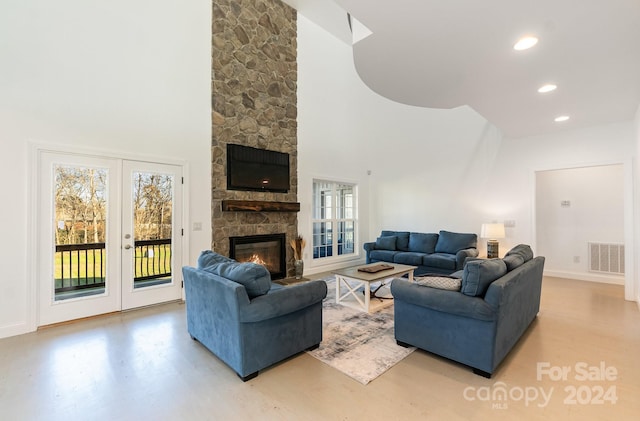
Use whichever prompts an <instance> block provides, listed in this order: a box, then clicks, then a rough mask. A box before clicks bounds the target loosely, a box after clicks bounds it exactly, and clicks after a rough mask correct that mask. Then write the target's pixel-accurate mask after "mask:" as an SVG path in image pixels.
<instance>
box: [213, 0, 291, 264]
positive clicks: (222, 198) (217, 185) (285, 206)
mask: <svg viewBox="0 0 640 421" xmlns="http://www.w3.org/2000/svg"><path fill="white" fill-rule="evenodd" d="M296 19H297V14H296V11H295V10H294V9H293V8H291V7H290V6H288V5H286V4H284V3H282V2H281V1H279V0H255V1H251V2H237V1H233V0H217V1H215V2H213V25H212V27H213V37H212V42H213V48H212V70H213V72H212V74H213V80H212V107H213V110H212V141H211V159H212V161H211V180H212V203H211V207H212V225H213V239H212V244H211V247H212V249H213V250H215V251H216V252H218V253H220V254H223V255H226V256H230V257H231V250H230V247H231V245H230V238H232V237H244V236H259V235H267V234H282V233H284V235H285V240H284V254H285V256H284V259H285V260H284V262H285V269H284V272H285V275H288V276H292V275H293V273H294V268H293V251H292V249H291V247H289V246H288V245H289V242H290V241H291V239H293V238H295V237H296V235H297V234H298V216H297V210H299V204H297V200H298V176H297V166H298V154H297V148H298V138H297V131H298V124H297V115H298V109H297V83H298V70H297V62H296V60H297V22H296ZM229 143H233V144H238V145H243V146H250V147H253V148H258V149H267V150H271V151H277V152H284V153H287V154H289V159H290V162H289V167H290V188H289V191H287V192H285V193H279V192H259V191H239V190H227V168H226V164H227V155H226V154H227V144H229ZM290 205H297V207H296V206H293V207H291V206H290ZM285 277H286V276H285Z"/></svg>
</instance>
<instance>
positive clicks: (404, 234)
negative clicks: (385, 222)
mask: <svg viewBox="0 0 640 421" xmlns="http://www.w3.org/2000/svg"><path fill="white" fill-rule="evenodd" d="M388 236H395V237H397V240H396V250H400V251H409V231H382V232H381V233H380V237H388Z"/></svg>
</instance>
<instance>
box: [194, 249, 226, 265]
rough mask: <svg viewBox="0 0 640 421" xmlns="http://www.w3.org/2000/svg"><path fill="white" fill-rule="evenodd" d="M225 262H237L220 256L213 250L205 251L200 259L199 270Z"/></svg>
mask: <svg viewBox="0 0 640 421" xmlns="http://www.w3.org/2000/svg"><path fill="white" fill-rule="evenodd" d="M223 262H235V260H233V259H230V258H228V257H226V256H223V255H221V254H218V253H216V252H215V251H212V250H204V251H203V252H202V253H200V256H199V257H198V269H203V268H205V267H207V266H213V265H216V264H218V263H223Z"/></svg>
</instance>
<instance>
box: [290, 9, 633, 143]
mask: <svg viewBox="0 0 640 421" xmlns="http://www.w3.org/2000/svg"><path fill="white" fill-rule="evenodd" d="M285 2H286V3H288V4H290V5H292V6H293V7H295V8H296V9H298V11H299V12H300V13H302V14H303V15H305V16H306V17H307V18H309V19H310V20H312V21H314V22H315V23H316V24H318V25H320V26H322V27H324V28H325V29H326V30H328V31H329V32H331V33H333V34H334V35H336V36H337V37H338V38H340V39H342V40H343V41H345V42H348V43H350V44H351V43H353V39H352V38H351V33H350V31H349V26H348V21H347V18H346V16H345V15H346V13H347V12H348V13H349V14H350V15H351V16H352V17H353V18H355V20H356V21H357V22H354V24H355V25H356V26H355V27H356V28H360V25H362V26H364V27H366V28H367V29H368V30H369V31H370V32H371V34H370V35H368V36H366V37H364V38H363V39H361V40H359V41H357V42H355V43H353V56H354V63H355V66H356V69H357V71H358V73H359V75H360V77H361V78H362V80H363V81H364V82H365V83H366V84H367V85H368V86H369V87H370V88H371V89H372V90H374V91H375V92H377V93H379V94H380V95H383V96H385V97H387V98H389V99H391V100H394V101H397V102H400V103H404V104H409V105H414V106H421V107H428V108H454V107H459V106H463V105H469V106H470V107H472V108H473V109H475V110H476V111H477V112H478V113H480V114H481V115H482V116H484V117H485V118H486V119H487V120H489V121H490V122H491V123H493V124H494V125H496V126H497V127H498V128H500V129H501V130H502V131H503V132H504V134H505V135H506V136H507V137H524V136H531V135H538V134H545V133H552V132H555V131H559V130H566V129H572V128H581V127H589V126H595V125H601V124H606V123H611V122H617V121H625V120H632V119H633V118H634V115H635V112H636V110H637V109H638V106H639V105H640V0H607V1H602V0H561V1H558V0H537V1H523V0H485V1H477V0H447V1H436V0H424V1H419V0H393V1H371V0H335V1H333V0H322V1H319V0H285ZM525 35H533V36H535V37H537V38H538V43H537V44H536V45H535V46H534V47H532V48H530V49H528V50H524V51H516V50H514V48H513V46H514V44H515V43H516V41H517V40H518V39H519V38H520V37H522V36H525ZM545 84H553V85H556V86H557V89H555V90H554V91H552V92H548V93H538V88H540V87H541V86H543V85H545ZM563 115H566V116H569V119H568V120H566V121H564V122H556V121H554V119H555V118H556V117H558V116H563Z"/></svg>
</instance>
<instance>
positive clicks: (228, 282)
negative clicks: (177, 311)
mask: <svg viewBox="0 0 640 421" xmlns="http://www.w3.org/2000/svg"><path fill="white" fill-rule="evenodd" d="M182 273H183V275H184V285H185V294H186V306H187V329H188V331H189V334H190V335H191V337H192V338H193V339H195V340H197V341H198V342H200V343H201V344H202V345H204V346H205V347H206V348H207V349H209V350H210V351H211V352H212V353H214V354H215V355H216V356H218V357H219V358H220V359H221V360H222V361H224V362H225V363H226V364H227V365H229V366H230V367H231V368H232V369H233V370H234V371H235V372H236V373H237V374H238V376H239V377H240V378H241V379H242V380H243V381H247V380H249V379H252V378H254V377H256V376H257V375H258V372H259V370H262V369H264V368H266V367H268V366H271V365H273V364H275V363H277V362H279V361H282V360H284V359H286V358H288V357H290V356H292V355H295V354H297V353H299V352H301V351H304V350H307V349H312V348H315V347H317V346H318V345H319V344H320V342H321V341H322V300H323V299H324V298H325V296H326V295H327V286H326V283H325V282H322V281H312V282H307V283H304V284H299V285H294V286H290V287H283V286H281V285H277V284H274V283H272V282H271V277H270V275H269V272H268V271H267V270H266V269H265V268H264V267H263V266H260V265H257V264H253V263H238V262H235V261H233V260H231V259H228V258H226V257H224V256H221V255H218V254H216V253H213V252H211V251H206V252H203V253H202V255H201V256H200V259H199V260H198V268H193V267H188V266H185V267H183V268H182Z"/></svg>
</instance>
